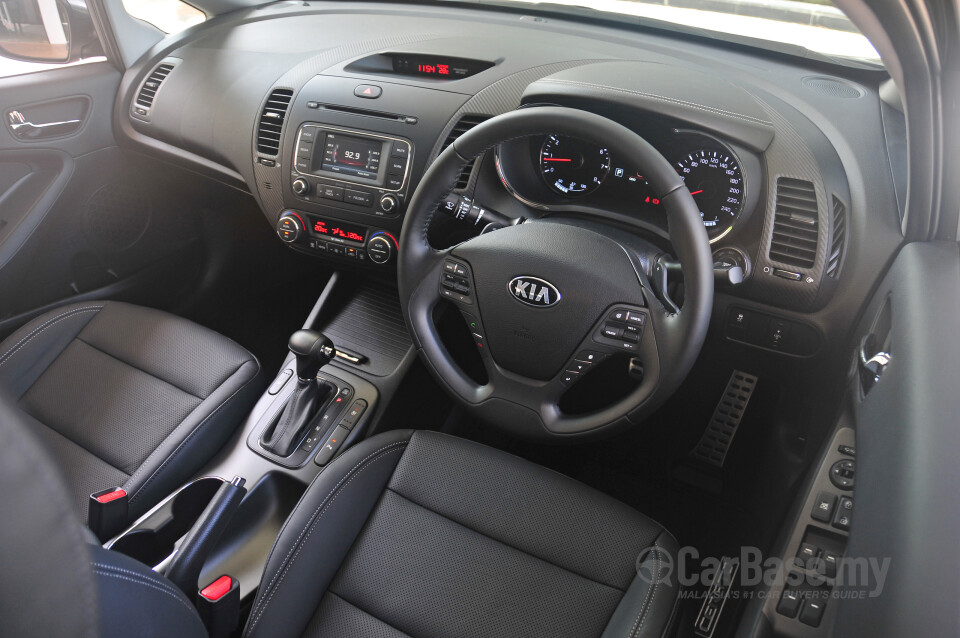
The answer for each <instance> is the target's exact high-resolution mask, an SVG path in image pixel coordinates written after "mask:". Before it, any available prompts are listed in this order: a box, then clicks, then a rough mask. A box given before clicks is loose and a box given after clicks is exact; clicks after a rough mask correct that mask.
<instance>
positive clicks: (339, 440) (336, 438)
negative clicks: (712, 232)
mask: <svg viewBox="0 0 960 638" xmlns="http://www.w3.org/2000/svg"><path fill="white" fill-rule="evenodd" d="M348 434H350V430H348V429H347V428H345V427H343V426H342V425H338V426H337V429H335V430H334V431H333V434H331V435H330V438H329V439H327V442H326V443H324V444H323V447H322V448H320V453H319V454H317V458H315V459H314V463H316V464H317V465H326V464H327V463H329V462H330V459H332V458H333V455H334V454H336V453H337V450H339V449H340V446H341V445H343V440H344V439H345V438H347V435H348Z"/></svg>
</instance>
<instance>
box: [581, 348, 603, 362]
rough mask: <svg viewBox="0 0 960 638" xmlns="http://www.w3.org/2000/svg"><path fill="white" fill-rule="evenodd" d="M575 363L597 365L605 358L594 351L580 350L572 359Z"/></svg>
mask: <svg viewBox="0 0 960 638" xmlns="http://www.w3.org/2000/svg"><path fill="white" fill-rule="evenodd" d="M573 358H574V359H576V360H577V361H584V362H586V363H597V362H598V361H602V360H604V359H606V358H607V355H605V354H604V353H602V352H597V351H596V350H581V351H580V352H578V353H577V354H576V356H574V357H573Z"/></svg>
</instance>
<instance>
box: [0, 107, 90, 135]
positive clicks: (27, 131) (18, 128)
mask: <svg viewBox="0 0 960 638" xmlns="http://www.w3.org/2000/svg"><path fill="white" fill-rule="evenodd" d="M7 121H8V122H9V124H10V130H12V131H13V134H14V136H15V137H18V138H19V139H21V140H35V139H42V138H45V137H56V136H58V135H66V134H68V133H72V132H74V131H75V130H77V129H78V128H80V120H65V121H63V122H44V123H42V124H34V123H33V122H28V121H27V118H25V117H24V116H23V113H21V112H20V111H10V112H9V113H7Z"/></svg>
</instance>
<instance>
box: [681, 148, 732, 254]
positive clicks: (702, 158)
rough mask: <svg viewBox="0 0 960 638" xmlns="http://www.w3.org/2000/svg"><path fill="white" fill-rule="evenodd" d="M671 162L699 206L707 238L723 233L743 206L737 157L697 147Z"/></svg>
mask: <svg viewBox="0 0 960 638" xmlns="http://www.w3.org/2000/svg"><path fill="white" fill-rule="evenodd" d="M675 166H676V169H677V172H678V173H679V174H680V177H682V178H683V182H684V184H686V186H687V188H688V189H690V194H691V195H693V199H694V200H695V201H696V202H697V206H698V207H699V208H700V216H701V217H703V225H704V226H705V227H706V229H707V235H708V236H709V237H710V239H719V238H720V237H721V236H723V235H725V234H727V232H728V231H729V230H730V229H731V228H732V227H733V222H734V220H735V219H736V218H737V215H739V214H740V211H741V209H742V208H743V173H742V172H741V170H740V164H739V162H737V158H736V157H734V155H733V154H732V153H730V152H728V151H726V150H723V149H709V150H708V149H700V150H696V151H693V152H692V153H689V154H687V156H686V157H684V158H683V159H681V160H680V161H679V162H677V163H676V164H675Z"/></svg>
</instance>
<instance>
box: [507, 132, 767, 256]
mask: <svg viewBox="0 0 960 638" xmlns="http://www.w3.org/2000/svg"><path fill="white" fill-rule="evenodd" d="M644 137H645V139H647V140H648V141H649V142H650V143H651V144H653V145H654V146H655V147H656V148H657V150H659V151H660V152H661V153H662V154H663V155H664V157H666V158H667V160H669V161H670V162H671V164H672V165H673V167H674V169H675V170H676V171H677V173H678V174H679V175H680V176H681V177H682V178H683V180H684V183H685V184H686V186H687V188H688V189H690V194H691V195H693V198H694V200H695V201H696V202H697V205H698V206H699V208H700V215H701V216H702V218H703V225H704V227H705V228H706V231H707V235H708V236H709V238H710V241H711V243H713V242H716V241H718V240H719V239H721V238H722V237H724V236H726V235H727V234H728V233H729V232H730V231H731V230H732V229H733V228H734V226H735V225H736V224H737V223H738V222H739V221H740V220H741V219H742V218H743V217H745V215H744V209H745V205H746V204H747V202H748V198H747V187H748V184H747V182H748V180H747V175H746V172H747V171H746V170H745V169H744V167H743V165H742V164H741V160H740V155H741V154H744V151H740V152H739V153H738V152H737V151H736V150H734V148H732V147H731V146H730V145H728V144H727V143H725V142H723V141H721V140H719V139H717V138H715V137H713V136H711V135H707V134H705V133H701V132H698V131H689V130H678V129H670V130H669V132H667V133H661V134H659V135H649V134H645V135H644ZM750 159H751V160H753V161H752V163H753V164H756V165H757V166H758V167H759V163H758V162H757V161H756V158H753V157H751V158H750ZM497 171H498V173H499V176H500V180H501V181H502V182H503V184H504V186H505V187H506V188H507V190H509V191H510V192H511V193H512V194H513V195H514V196H515V197H516V198H517V199H519V200H520V201H522V202H523V203H525V204H527V205H528V206H533V207H535V208H540V209H546V210H549V209H551V208H554V207H558V206H569V205H582V206H584V207H587V208H597V209H603V210H611V211H615V212H620V213H627V214H631V215H641V216H657V215H659V216H662V214H663V206H662V205H661V203H660V199H659V197H658V194H657V193H655V192H654V191H653V189H652V188H651V187H650V185H649V184H648V183H647V181H646V179H644V176H643V174H642V172H641V171H640V170H638V169H637V167H634V166H628V165H625V164H623V163H622V162H620V161H619V158H617V157H615V156H613V155H612V154H611V153H610V151H609V149H608V148H607V147H606V146H604V145H603V144H598V143H594V142H589V141H585V140H581V139H577V138H573V137H568V136H564V135H546V136H543V137H533V138H526V139H522V140H516V141H512V142H508V143H505V144H502V145H501V146H500V147H499V148H498V149H497ZM757 181H759V180H757ZM752 199H755V197H754V198H752Z"/></svg>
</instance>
